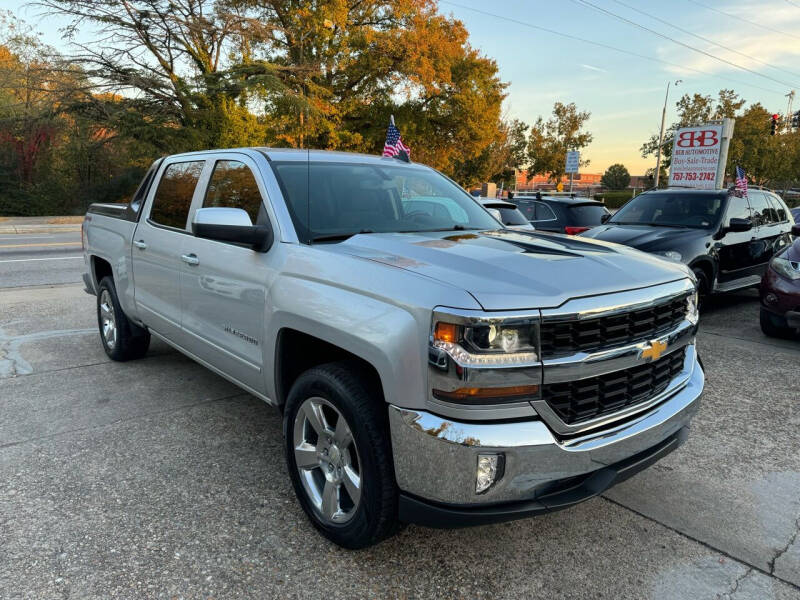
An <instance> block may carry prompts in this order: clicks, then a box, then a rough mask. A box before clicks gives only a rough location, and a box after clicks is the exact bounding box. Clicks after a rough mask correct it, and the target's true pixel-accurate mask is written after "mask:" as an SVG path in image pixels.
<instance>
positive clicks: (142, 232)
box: [131, 158, 205, 344]
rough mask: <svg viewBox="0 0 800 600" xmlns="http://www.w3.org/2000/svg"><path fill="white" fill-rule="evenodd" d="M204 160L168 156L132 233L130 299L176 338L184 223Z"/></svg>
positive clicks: (178, 338) (154, 326)
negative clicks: (131, 290)
mask: <svg viewBox="0 0 800 600" xmlns="http://www.w3.org/2000/svg"><path fill="white" fill-rule="evenodd" d="M204 167H205V160H196V159H195V160H187V159H186V158H183V159H180V158H174V159H167V160H166V161H165V163H164V165H163V166H162V171H161V176H160V178H159V179H158V182H157V185H155V186H153V189H152V190H151V192H150V194H149V198H148V201H147V203H146V204H145V207H144V212H143V217H144V218H142V219H140V220H139V224H138V226H137V227H136V231H135V232H134V234H133V247H132V248H131V263H132V265H133V275H134V281H135V285H134V300H135V302H136V306H137V309H138V311H139V314H140V315H141V317H142V321H143V322H144V323H145V325H147V326H148V327H149V328H151V329H152V330H154V331H155V332H156V333H159V334H161V335H163V336H165V337H167V338H168V339H170V340H171V341H173V342H175V343H178V344H180V343H181V342H182V335H181V302H180V284H179V281H180V273H181V271H182V270H183V269H182V267H183V262H182V260H181V255H182V253H183V244H184V242H185V241H186V239H187V238H188V236H189V231H188V230H187V223H188V218H189V209H190V207H191V204H192V199H193V198H194V195H195V193H196V191H197V187H198V186H197V183H198V181H200V177H201V175H202V173H203V169H204Z"/></svg>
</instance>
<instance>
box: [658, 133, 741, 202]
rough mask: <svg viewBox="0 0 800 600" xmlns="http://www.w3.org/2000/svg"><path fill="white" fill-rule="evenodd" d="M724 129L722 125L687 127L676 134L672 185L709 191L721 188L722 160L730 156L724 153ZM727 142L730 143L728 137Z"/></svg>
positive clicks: (673, 146)
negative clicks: (720, 172) (721, 158)
mask: <svg viewBox="0 0 800 600" xmlns="http://www.w3.org/2000/svg"><path fill="white" fill-rule="evenodd" d="M723 129H724V126H723V125H722V124H719V125H716V124H714V125H703V126H701V127H684V128H683V129H679V130H678V131H677V132H676V133H675V141H674V142H673V144H672V164H671V165H670V170H669V184H670V185H676V186H681V187H693V188H700V189H706V190H713V189H714V188H716V187H717V175H718V171H719V166H720V157H721V155H722V154H727V152H723V151H722V150H723ZM731 129H732V127H731ZM725 141H726V142H727V141H728V139H727V136H726V139H725ZM725 150H727V143H726V144H725ZM723 175H724V173H723Z"/></svg>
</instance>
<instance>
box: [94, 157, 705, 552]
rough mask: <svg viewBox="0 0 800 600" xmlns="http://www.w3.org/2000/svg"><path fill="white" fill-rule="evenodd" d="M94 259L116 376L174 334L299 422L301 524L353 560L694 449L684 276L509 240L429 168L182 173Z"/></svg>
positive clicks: (301, 167) (233, 165)
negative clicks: (363, 551) (412, 532)
mask: <svg viewBox="0 0 800 600" xmlns="http://www.w3.org/2000/svg"><path fill="white" fill-rule="evenodd" d="M83 242H84V251H85V259H86V267H87V272H86V274H85V276H84V279H85V283H86V286H87V290H88V291H90V292H91V293H92V294H94V295H95V296H96V297H97V317H98V325H99V328H100V334H101V341H102V343H103V347H104V349H105V351H106V353H107V354H108V356H109V357H111V358H112V359H114V360H121V361H124V360H129V359H135V358H139V357H141V356H143V355H144V354H145V353H146V352H147V348H148V344H149V342H150V336H151V335H153V336H156V337H157V338H159V339H161V340H164V341H165V342H167V343H169V344H171V345H172V346H174V347H175V348H177V349H178V350H179V351H180V352H183V353H184V354H186V355H187V356H189V357H191V358H192V359H194V360H196V361H197V362H199V363H201V364H203V365H205V366H206V367H208V368H209V369H211V370H213V371H215V372H216V373H218V374H220V375H221V376H223V377H225V378H227V379H229V380H230V381H232V382H234V383H235V384H236V385H238V386H240V387H241V388H243V389H245V390H247V391H248V392H250V393H251V394H253V395H255V396H257V397H259V398H261V399H262V400H264V401H265V402H267V403H269V404H271V405H273V406H275V407H276V408H278V409H279V410H280V411H281V414H282V415H283V436H284V438H285V449H286V462H287V466H288V472H289V474H290V477H291V480H292V483H293V485H294V488H295V491H296V493H297V497H298V500H299V502H300V504H301V505H302V507H303V509H304V510H305V511H306V513H307V514H308V516H309V518H310V520H311V521H312V523H313V524H314V525H315V526H316V527H317V528H318V529H319V530H320V531H321V532H322V533H323V534H324V535H325V536H327V537H328V538H330V539H331V540H333V541H334V542H336V543H337V544H340V545H342V546H346V547H350V548H357V547H363V546H367V545H370V544H373V543H375V542H377V541H379V540H381V539H383V538H385V537H387V536H388V535H390V534H391V533H392V532H394V531H396V528H397V527H398V525H399V524H400V523H404V522H405V523H418V524H422V525H426V526H433V527H458V526H464V525H475V524H482V523H492V522H498V521H503V520H509V519H516V518H521V517H527V516H531V515H536V514H540V513H546V512H550V511H554V510H558V509H562V508H565V507H567V506H570V505H572V504H575V503H577V502H580V501H582V500H585V499H587V498H590V497H592V496H595V495H597V494H600V493H601V492H603V491H604V490H606V489H607V488H609V487H610V486H612V485H614V484H616V483H618V482H619V481H621V480H623V479H625V478H627V477H630V476H631V475H632V474H634V473H636V472H638V471H639V470H641V469H643V468H645V467H647V466H648V465H650V464H652V463H654V462H655V461H657V460H658V459H660V458H661V457H663V456H664V455H666V454H668V453H669V452H671V451H672V450H674V449H675V448H677V447H678V446H679V445H680V444H681V443H682V442H683V441H684V440H685V439H686V436H687V430H688V426H689V421H690V419H691V417H692V416H693V414H694V413H695V412H696V410H697V407H698V399H699V397H700V395H701V392H702V391H703V385H704V373H703V369H702V366H701V365H700V363H699V362H698V357H697V352H696V350H695V334H696V329H697V319H698V311H697V294H696V285H695V281H694V278H693V275H692V273H691V271H689V270H688V269H687V268H686V267H685V266H683V265H680V264H676V263H672V262H668V261H665V260H662V259H660V258H658V257H655V256H652V255H648V254H644V253H641V252H638V251H636V250H632V249H629V248H626V247H623V246H617V245H614V244H609V243H605V242H597V241H594V240H587V239H582V238H575V237H571V236H561V235H555V234H546V233H538V232H535V231H518V230H511V229H504V228H503V226H502V225H501V224H500V223H499V222H498V221H496V220H495V219H494V217H492V216H491V215H490V214H489V213H488V212H487V211H486V210H485V209H484V208H483V207H482V206H481V205H480V204H479V203H478V202H476V201H475V200H474V199H473V198H471V197H470V196H469V195H468V194H467V193H466V192H465V191H464V190H462V189H461V188H460V187H458V186H457V185H456V184H454V183H453V182H452V181H451V180H449V179H448V178H447V177H445V176H443V175H441V174H439V173H438V172H436V171H434V170H433V169H430V168H428V167H425V166H423V165H419V164H413V163H406V162H403V161H400V160H397V159H391V158H379V157H374V156H362V155H355V154H343V153H332V152H321V151H307V150H274V149H266V148H249V149H237V150H217V151H208V152H197V153H189V154H181V155H176V156H169V157H167V158H164V159H161V160H159V161H157V162H156V163H155V164H153V166H152V167H151V168H150V170H149V172H148V173H147V175H146V176H145V178H144V180H143V182H142V184H141V185H140V187H139V189H138V191H137V192H136V194H135V196H134V197H133V199H132V201H131V202H130V203H129V204H124V205H123V204H119V205H116V204H95V205H92V206H91V207H90V209H89V211H88V213H87V215H86V219H85V222H84V227H83Z"/></svg>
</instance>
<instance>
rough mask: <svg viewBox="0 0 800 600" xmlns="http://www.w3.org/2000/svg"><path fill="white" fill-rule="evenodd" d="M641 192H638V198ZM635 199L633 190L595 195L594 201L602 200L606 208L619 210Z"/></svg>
mask: <svg viewBox="0 0 800 600" xmlns="http://www.w3.org/2000/svg"><path fill="white" fill-rule="evenodd" d="M639 194H640V192H638V191H637V192H636V195H637V196H638V195H639ZM632 197H633V190H619V191H613V192H603V193H601V194H595V195H594V199H595V200H600V201H601V202H603V203H604V204H605V205H606V208H619V207H620V206H622V205H623V204H625V203H626V202H627V201H628V200H630V199H631V198H632Z"/></svg>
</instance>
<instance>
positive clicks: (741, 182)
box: [736, 165, 747, 198]
mask: <svg viewBox="0 0 800 600" xmlns="http://www.w3.org/2000/svg"><path fill="white" fill-rule="evenodd" d="M736 195H737V196H742V197H744V198H746V197H747V175H745V172H744V169H743V168H742V167H740V166H739V165H736Z"/></svg>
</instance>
